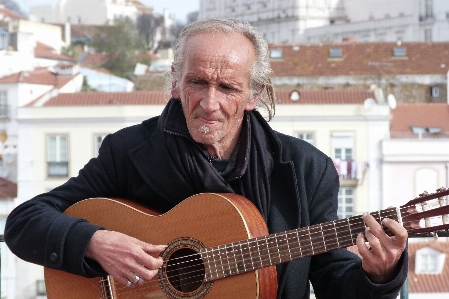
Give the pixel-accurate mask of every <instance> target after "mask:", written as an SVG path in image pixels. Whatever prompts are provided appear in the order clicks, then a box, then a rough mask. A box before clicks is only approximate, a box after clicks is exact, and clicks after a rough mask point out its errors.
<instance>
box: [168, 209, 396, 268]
mask: <svg viewBox="0 0 449 299" xmlns="http://www.w3.org/2000/svg"><path fill="white" fill-rule="evenodd" d="M391 211H393V210H391ZM388 216H391V215H386V217H388ZM359 223H363V222H359ZM343 224H344V226H340V227H339V228H341V227H345V228H346V222H345V223H343ZM356 224H357V223H356V222H354V223H352V224H351V225H352V227H351V228H352V229H354V230H357V227H356V226H354V225H356ZM325 226H326V225H324V226H323V228H324V227H325ZM335 228H337V226H335ZM362 228H364V225H363V227H362ZM289 233H292V232H289ZM289 233H285V234H284V235H285V236H286V238H288V234H289ZM324 233H326V232H325V230H323V236H324ZM318 234H319V232H318ZM334 234H335V233H334V232H332V235H334ZM281 235H282V233H281V234H278V235H277V236H274V237H277V238H278V237H279V236H281ZM307 235H309V234H308V233H306V234H303V235H298V237H304V236H307ZM326 236H327V233H326ZM313 239H315V240H320V241H321V239H322V237H321V236H317V237H314V238H311V239H310V240H311V241H312V242H313ZM349 240H351V242H352V241H353V238H352V237H351V238H350V239H349ZM256 241H257V240H256ZM337 241H339V240H338V238H337ZM346 241H347V239H342V242H346ZM245 242H246V241H243V243H245ZM252 242H254V241H252ZM246 243H247V244H248V245H249V247H248V250H249V251H251V250H252V248H251V245H250V243H251V241H250V242H246ZM257 243H258V242H257ZM352 243H353V242H352ZM240 245H241V244H240ZM257 245H258V244H257ZM288 245H289V244H288ZM288 245H287V246H288ZM327 245H330V247H331V248H333V249H338V248H341V247H345V246H339V245H338V244H337V243H329V242H328V243H327V244H326V243H325V241H324V242H323V248H322V249H320V250H318V251H317V252H318V253H319V252H323V251H324V252H325V251H328V250H327V249H326V248H325V247H324V246H326V247H327ZM335 245H337V246H335ZM345 245H350V244H345ZM223 246H225V245H223ZM268 246H269V244H268ZM258 247H259V246H258ZM334 247H335V248H334ZM311 248H312V249H311V250H312V251H313V250H314V249H313V245H312V247H311ZM290 249H295V248H294V247H293V248H290ZM299 249H302V248H299ZM323 249H324V250H323ZM214 250H215V251H218V252H219V253H218V255H220V250H222V249H220V248H219V247H218V248H217V249H211V250H210V251H211V252H212V254H213V251H214ZM287 250H288V249H287ZM307 250H308V249H307V248H305V249H304V251H305V253H306V255H309V254H310V252H307ZM205 252H206V253H207V250H206V251H205ZM279 254H280V255H282V251H281V252H280V253H279ZM196 255H197V254H196ZM269 255H270V256H271V254H269ZM192 256H193V255H192ZM188 257H189V256H183V257H180V258H179V259H183V260H184V261H180V262H178V264H181V265H182V264H184V263H190V262H192V261H194V260H186V258H188ZM173 260H176V259H172V260H171V261H173ZM197 260H198V259H197ZM281 260H282V258H281ZM189 267H194V266H187V267H184V268H179V267H178V268H177V270H174V271H178V270H183V269H187V268H189ZM218 267H220V266H218ZM211 268H213V267H209V269H211ZM253 268H254V267H253ZM216 271H217V270H216ZM169 272H170V271H167V274H168V275H170V273H169ZM184 274H189V272H187V273H184Z"/></svg>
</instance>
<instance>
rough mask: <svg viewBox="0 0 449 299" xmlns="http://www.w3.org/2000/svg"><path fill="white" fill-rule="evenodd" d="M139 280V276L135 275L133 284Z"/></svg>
mask: <svg viewBox="0 0 449 299" xmlns="http://www.w3.org/2000/svg"><path fill="white" fill-rule="evenodd" d="M139 280H140V277H139V276H137V275H136V278H135V279H134V282H133V283H134V284H137V283H138V282H139Z"/></svg>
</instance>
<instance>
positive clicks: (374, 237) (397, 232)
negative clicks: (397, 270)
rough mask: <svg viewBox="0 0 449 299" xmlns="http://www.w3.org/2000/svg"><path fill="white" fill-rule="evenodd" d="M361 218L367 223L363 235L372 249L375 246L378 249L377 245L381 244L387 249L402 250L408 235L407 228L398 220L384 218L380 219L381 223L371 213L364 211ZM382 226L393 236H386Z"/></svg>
mask: <svg viewBox="0 0 449 299" xmlns="http://www.w3.org/2000/svg"><path fill="white" fill-rule="evenodd" d="M362 219H363V221H365V223H366V225H367V229H366V231H365V237H366V239H367V240H368V241H369V242H370V245H371V247H372V248H373V250H374V249H375V248H376V249H378V248H379V246H382V247H384V248H385V249H387V250H389V249H400V250H401V251H402V250H404V249H405V245H406V242H407V237H408V234H407V230H406V229H405V228H404V227H402V226H401V225H400V224H399V223H398V222H396V221H394V220H392V219H388V218H384V219H382V225H381V224H380V223H378V222H377V220H376V219H375V218H374V217H373V216H372V215H370V214H368V213H364V214H363V216H362ZM382 226H385V227H386V228H388V229H389V230H390V231H391V232H392V233H393V236H392V237H390V236H388V235H387V234H386V233H385V230H384V228H383V227H382Z"/></svg>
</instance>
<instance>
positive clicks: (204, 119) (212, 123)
mask: <svg viewBox="0 0 449 299" xmlns="http://www.w3.org/2000/svg"><path fill="white" fill-rule="evenodd" d="M198 120H199V121H201V122H203V123H205V124H207V125H214V124H216V123H218V120H213V119H207V118H203V117H200V116H199V117H198Z"/></svg>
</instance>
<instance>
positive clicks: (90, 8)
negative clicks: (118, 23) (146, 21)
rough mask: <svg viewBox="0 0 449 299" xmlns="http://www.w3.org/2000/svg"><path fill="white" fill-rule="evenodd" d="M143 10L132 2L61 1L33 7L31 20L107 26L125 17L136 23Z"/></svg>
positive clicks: (108, 0)
mask: <svg viewBox="0 0 449 299" xmlns="http://www.w3.org/2000/svg"><path fill="white" fill-rule="evenodd" d="M137 4H139V6H137ZM141 9H142V7H141V5H140V3H137V2H136V1H131V0H97V1H91V0H60V1H59V2H58V3H54V4H47V5H39V6H31V7H30V19H33V20H37V21H39V22H43V23H57V24H64V23H66V22H68V23H72V24H86V25H105V24H112V23H113V21H114V19H121V18H125V17H128V18H130V19H132V20H134V21H135V20H136V18H137V15H138V13H139V11H140V10H141Z"/></svg>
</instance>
